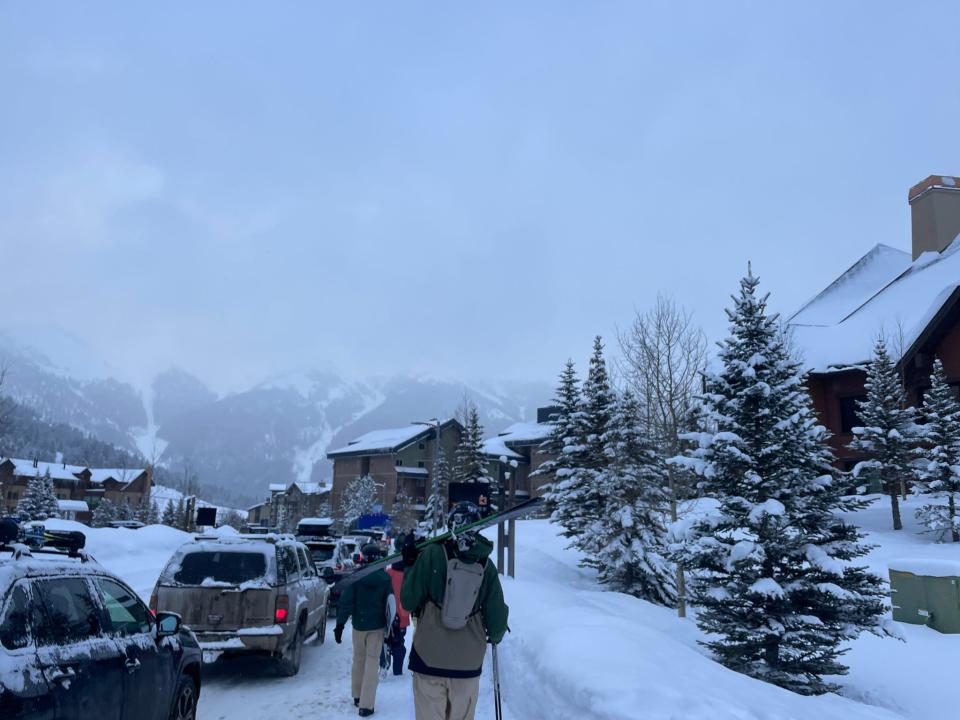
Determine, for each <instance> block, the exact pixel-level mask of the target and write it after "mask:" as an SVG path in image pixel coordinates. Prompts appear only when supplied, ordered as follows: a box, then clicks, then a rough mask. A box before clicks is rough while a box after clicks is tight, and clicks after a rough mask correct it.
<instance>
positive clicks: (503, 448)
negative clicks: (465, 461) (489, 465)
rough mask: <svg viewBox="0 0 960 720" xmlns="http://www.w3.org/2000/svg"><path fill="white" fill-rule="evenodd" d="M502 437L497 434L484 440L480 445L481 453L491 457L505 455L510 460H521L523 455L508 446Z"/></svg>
mask: <svg viewBox="0 0 960 720" xmlns="http://www.w3.org/2000/svg"><path fill="white" fill-rule="evenodd" d="M504 439H505V438H504V437H503V436H501V435H497V436H495V437H492V438H487V439H486V440H484V441H483V446H482V449H483V454H484V455H486V456H487V457H491V458H501V457H506V458H509V459H510V460H522V459H523V455H521V454H520V453H518V452H516V451H514V450H511V449H510V448H508V447H507V444H506V443H505V442H504Z"/></svg>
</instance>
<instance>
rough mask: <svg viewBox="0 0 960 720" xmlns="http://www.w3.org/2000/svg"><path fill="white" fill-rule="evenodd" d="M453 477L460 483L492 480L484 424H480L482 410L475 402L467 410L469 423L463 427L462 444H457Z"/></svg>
mask: <svg viewBox="0 0 960 720" xmlns="http://www.w3.org/2000/svg"><path fill="white" fill-rule="evenodd" d="M453 478H454V481H455V482H460V483H476V482H485V483H489V482H490V480H491V478H490V476H489V473H488V472H487V457H486V455H484V454H483V425H481V424H480V411H479V410H477V406H476V405H473V404H471V405H470V408H469V410H468V411H467V424H466V427H464V429H463V437H462V438H461V439H460V444H459V445H458V446H457V454H456V460H455V463H454V469H453Z"/></svg>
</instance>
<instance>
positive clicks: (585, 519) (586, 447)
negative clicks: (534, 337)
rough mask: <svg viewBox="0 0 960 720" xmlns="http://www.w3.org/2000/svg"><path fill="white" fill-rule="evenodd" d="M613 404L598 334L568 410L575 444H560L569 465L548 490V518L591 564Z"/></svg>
mask: <svg viewBox="0 0 960 720" xmlns="http://www.w3.org/2000/svg"><path fill="white" fill-rule="evenodd" d="M612 408H613V391H612V390H611V389H610V378H609V376H608V374H607V364H606V361H605V360H604V357H603V343H602V342H601V340H600V338H599V337H597V338H596V339H595V340H594V343H593V356H592V357H591V358H590V369H589V371H588V373H587V379H586V380H585V381H584V383H583V393H582V395H581V404H580V407H579V409H578V410H577V411H576V412H575V413H573V415H572V416H571V420H572V422H571V425H573V427H574V428H576V432H577V441H578V442H579V443H580V444H579V445H578V446H576V447H571V446H569V445H568V446H565V447H564V453H566V452H567V451H568V450H572V451H573V452H572V453H571V455H572V457H570V458H568V459H567V460H566V462H567V463H569V465H568V471H567V472H565V473H564V476H563V477H562V478H561V477H560V476H559V473H558V475H557V480H556V481H555V482H554V483H553V485H552V486H551V488H550V496H551V499H552V501H553V502H555V503H556V509H555V510H554V512H553V515H552V516H551V519H552V520H553V521H554V522H556V523H558V524H559V525H561V526H562V527H563V528H564V531H563V532H564V535H566V536H567V537H569V538H571V539H572V542H571V546H572V547H575V548H577V549H579V550H582V551H584V552H585V556H584V564H586V565H595V564H596V558H595V557H594V556H593V555H592V554H591V552H590V550H591V548H592V547H593V546H592V545H591V535H592V533H593V532H594V525H595V524H597V523H598V522H600V520H601V519H603V517H604V513H605V511H606V503H605V498H604V495H603V491H602V490H601V488H600V474H601V472H602V471H603V470H604V468H605V467H606V465H607V463H608V458H607V455H606V448H605V446H604V438H605V437H606V433H607V430H608V427H609V424H610V413H611V411H612Z"/></svg>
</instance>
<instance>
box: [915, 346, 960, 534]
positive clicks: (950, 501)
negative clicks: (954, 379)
mask: <svg viewBox="0 0 960 720" xmlns="http://www.w3.org/2000/svg"><path fill="white" fill-rule="evenodd" d="M923 416H924V419H925V420H926V424H925V425H924V426H923V440H924V444H923V446H922V447H921V448H920V449H919V450H918V451H917V454H918V455H919V457H920V460H921V469H920V477H919V481H918V482H917V483H916V484H915V486H914V489H915V490H916V491H917V492H921V493H927V494H930V495H933V496H936V497H940V498H943V497H945V498H946V500H947V504H946V505H942V504H938V503H930V504H927V505H924V506H923V507H921V508H920V509H919V510H917V512H916V516H917V519H918V520H920V522H921V523H922V524H923V525H925V526H926V527H927V528H929V529H930V530H933V531H934V532H939V533H944V532H948V531H949V532H950V535H951V539H952V540H953V542H960V517H958V516H957V495H958V493H960V402H957V399H956V398H955V397H954V394H953V388H952V387H950V385H949V384H948V383H947V374H946V372H945V371H944V369H943V363H942V362H941V361H940V358H937V359H936V360H935V361H934V363H933V370H932V372H931V373H930V390H929V391H928V392H927V394H926V396H925V397H924V403H923Z"/></svg>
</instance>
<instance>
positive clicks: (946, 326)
mask: <svg viewBox="0 0 960 720" xmlns="http://www.w3.org/2000/svg"><path fill="white" fill-rule="evenodd" d="M908 201H909V204H910V209H911V214H912V252H909V253H908V252H906V251H903V250H899V249H896V248H892V247H889V246H887V245H876V246H875V247H874V248H872V249H871V250H870V251H868V252H867V253H866V254H865V255H864V256H863V257H861V258H860V259H859V260H858V261H857V262H855V263H854V264H853V265H852V266H851V267H850V268H849V269H847V270H846V271H845V272H844V273H843V274H841V275H840V277H838V278H837V279H836V280H834V281H833V282H832V283H831V284H830V285H829V286H827V287H826V288H825V289H824V290H823V291H822V292H820V293H819V294H818V295H816V296H815V297H814V298H813V299H811V300H810V301H808V302H807V303H806V304H805V305H803V307H801V308H800V309H799V310H798V311H797V312H796V313H794V314H793V315H792V316H791V317H790V318H789V319H788V320H787V326H788V328H789V330H790V332H791V335H792V337H793V341H794V343H795V345H796V347H797V349H798V350H799V351H800V352H801V353H802V355H803V357H804V359H805V361H806V363H807V365H808V367H809V368H810V371H811V372H810V376H809V380H808V386H809V390H810V394H811V396H812V398H813V403H814V407H815V408H816V411H817V413H818V414H819V416H820V419H821V422H823V424H824V425H825V426H826V427H827V428H828V429H829V430H830V432H831V433H832V434H833V438H832V440H831V442H832V444H833V448H834V451H835V453H836V456H837V459H838V464H839V466H840V468H841V469H843V470H850V469H852V468H853V466H854V465H855V464H856V463H857V462H858V461H859V460H860V459H862V458H860V457H859V456H858V455H857V454H856V453H854V452H853V451H851V450H850V449H848V448H847V445H848V443H849V442H850V441H851V439H852V434H851V429H852V428H854V427H857V426H859V425H860V420H859V418H858V417H857V404H856V403H857V401H858V400H861V399H863V398H864V397H865V390H864V382H865V379H866V375H865V371H864V368H865V366H866V364H867V362H868V361H869V360H870V358H871V356H872V351H873V345H874V342H875V341H876V339H877V337H878V336H879V335H881V334H882V335H884V336H885V337H886V339H887V343H888V347H889V350H890V354H891V356H892V358H893V359H894V361H896V362H897V364H898V368H899V370H900V372H901V374H902V377H903V380H904V385H905V389H906V392H907V396H908V399H909V402H910V403H912V404H914V405H919V404H922V402H923V394H924V391H925V390H926V389H927V387H929V384H930V380H929V377H930V370H931V367H932V364H933V360H934V358H937V357H939V358H940V360H941V361H942V362H943V364H944V368H945V370H946V372H947V376H948V378H949V379H950V381H951V383H953V384H954V385H955V386H957V387H958V388H960V241H958V234H960V178H956V177H949V176H939V175H936V176H930V177H928V178H927V179H926V180H924V181H923V182H921V183H918V184H917V185H915V186H914V187H912V188H911V189H910V191H909V194H908Z"/></svg>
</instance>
